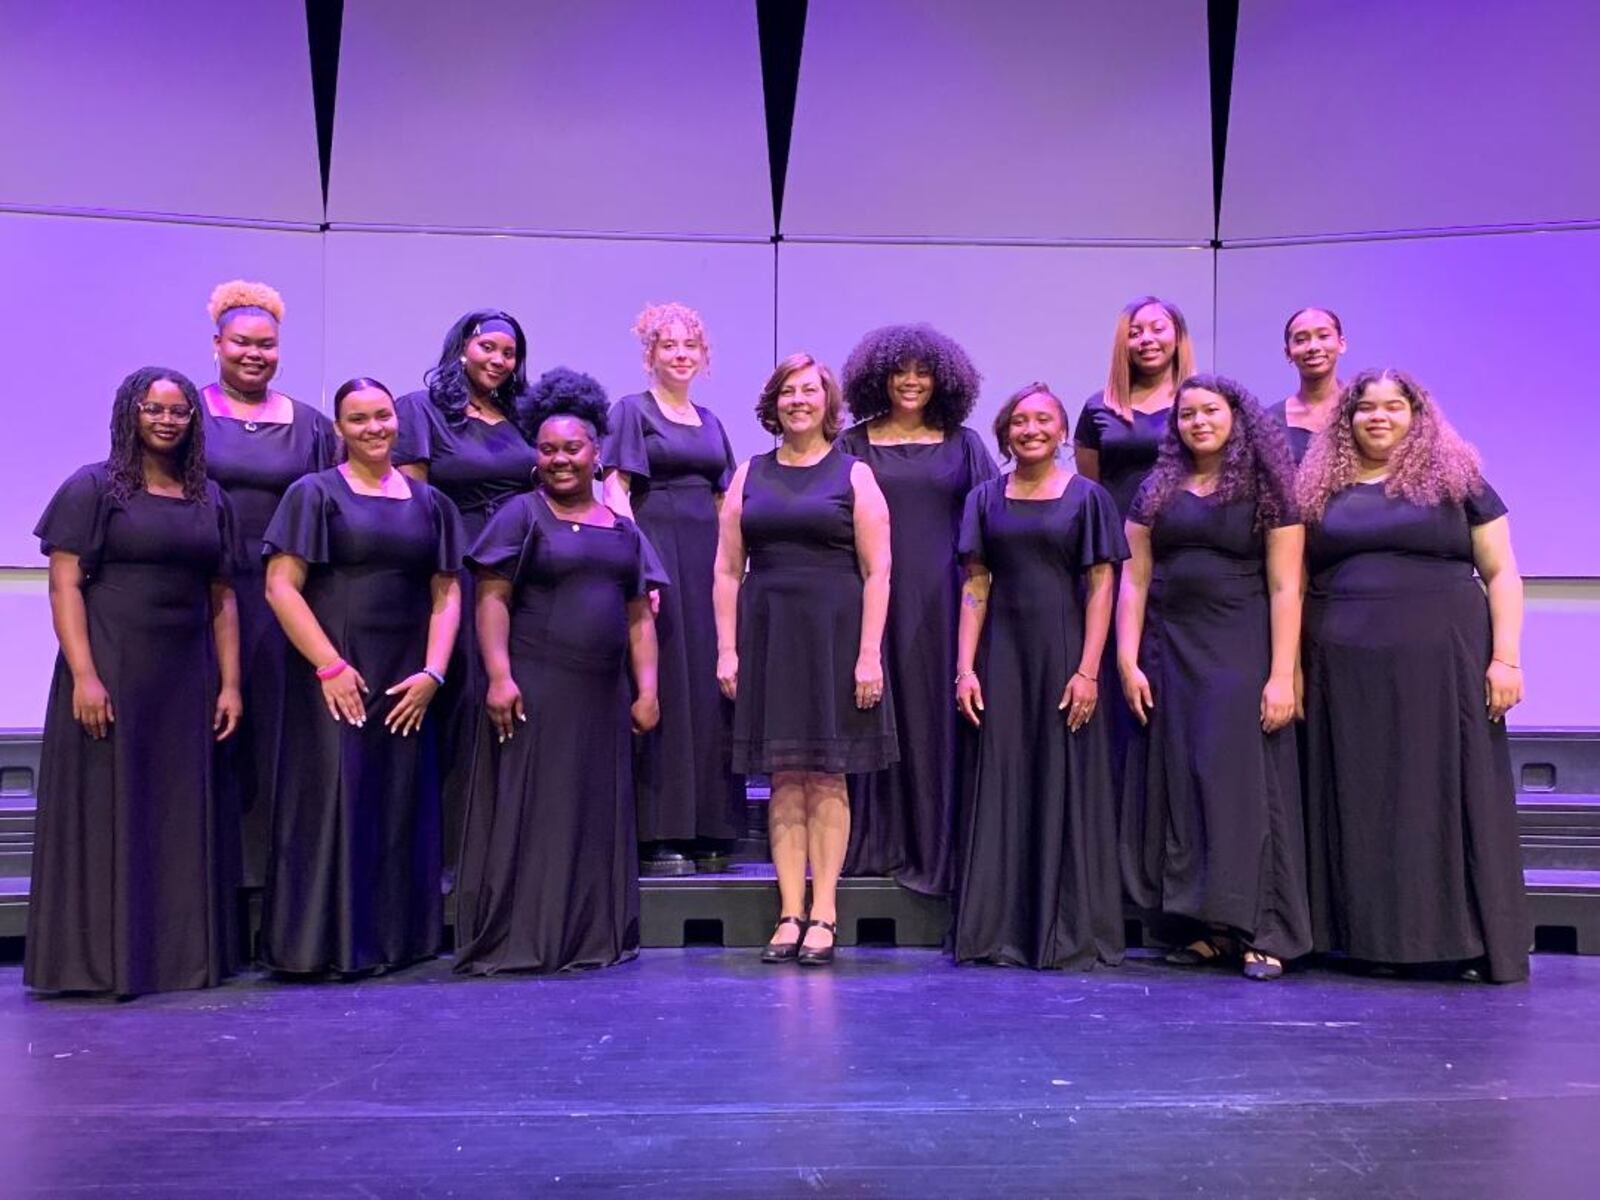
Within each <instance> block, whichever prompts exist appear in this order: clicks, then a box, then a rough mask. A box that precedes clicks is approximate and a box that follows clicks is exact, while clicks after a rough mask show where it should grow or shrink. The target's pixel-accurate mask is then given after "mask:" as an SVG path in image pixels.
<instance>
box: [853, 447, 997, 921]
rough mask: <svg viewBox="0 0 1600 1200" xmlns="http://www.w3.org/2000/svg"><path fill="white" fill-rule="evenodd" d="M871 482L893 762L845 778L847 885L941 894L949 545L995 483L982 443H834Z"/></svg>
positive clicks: (952, 786) (950, 866) (953, 568)
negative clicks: (881, 537)
mask: <svg viewBox="0 0 1600 1200" xmlns="http://www.w3.org/2000/svg"><path fill="white" fill-rule="evenodd" d="M839 444H840V446H841V447H842V448H843V449H844V450H845V452H846V453H848V454H851V455H853V456H855V457H856V458H859V459H861V460H862V461H863V462H865V463H866V464H867V465H868V466H869V467H871V468H872V473H873V475H875V476H876V477H877V480H878V486H879V487H881V488H882V489H883V494H884V498H885V499H886V500H887V501H888V503H889V539H890V544H891V547H892V550H893V554H894V568H893V572H892V574H891V577H890V586H889V620H888V624H887V625H886V627H885V629H884V637H883V660H884V661H883V665H884V673H885V675H886V676H887V677H888V680H889V688H888V694H889V695H890V696H891V697H892V698H893V699H892V703H893V706H894V719H895V727H896V728H897V729H898V730H899V733H900V761H899V762H898V763H897V764H895V765H894V766H891V767H885V768H884V769H883V770H882V771H877V772H874V773H873V774H871V775H857V776H853V777H852V778H851V780H850V851H849V853H848V854H847V855H846V856H845V862H844V871H845V874H846V875H892V876H893V877H894V879H895V881H896V882H897V883H899V884H900V885H901V886H902V887H908V888H911V889H912V890H914V891H918V892H924V893H928V894H931V895H938V896H942V895H945V894H946V893H948V892H949V890H950V883H951V879H952V877H953V874H954V867H955V860H954V850H953V845H954V841H955V825H956V793H957V789H958V784H957V781H958V779H959V769H958V764H957V757H958V749H959V747H960V745H961V738H960V731H959V729H958V728H957V722H958V721H959V720H960V717H959V716H958V715H957V713H956V711H955V706H954V705H953V704H952V703H951V701H950V697H951V694H952V684H951V680H953V679H954V678H955V674H956V614H957V612H958V611H959V609H960V600H961V578H962V571H961V562H960V559H959V558H958V557H957V555H956V540H957V538H958V536H959V535H960V532H961V512H962V508H963V507H964V505H965V504H966V500H967V493H968V492H970V491H971V490H972V489H973V488H974V487H976V486H977V485H978V484H980V483H982V482H983V481H984V480H986V479H992V478H994V475H995V466H994V460H993V459H992V458H990V457H989V451H988V450H987V449H986V448H985V447H984V444H983V439H982V438H980V437H979V436H978V434H977V433H976V432H974V431H973V430H971V429H965V428H963V429H958V430H956V431H955V432H954V433H951V434H950V435H948V436H947V437H946V438H945V439H944V441H942V442H937V443H929V444H921V445H900V446H875V445H873V444H872V440H871V438H870V437H869V436H868V434H867V428H866V426H865V425H857V426H855V427H854V428H853V429H848V430H846V431H845V432H844V434H843V435H842V436H841V437H840V439H839Z"/></svg>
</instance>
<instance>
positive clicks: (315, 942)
mask: <svg viewBox="0 0 1600 1200" xmlns="http://www.w3.org/2000/svg"><path fill="white" fill-rule="evenodd" d="M263 542H264V552H265V553H267V554H292V555H294V556H295V557H296V558H300V559H304V560H305V562H306V565H307V573H306V586H305V599H306V603H307V604H308V605H310V607H311V611H312V612H313V613H314V614H315V615H316V618H317V622H318V624H320V625H321V626H322V629H323V632H325V633H326V634H327V635H328V637H329V639H330V640H331V641H332V642H333V644H334V646H335V647H336V648H337V649H338V651H339V654H340V655H341V656H342V657H343V658H344V659H345V661H347V662H348V663H349V664H350V665H351V667H353V668H355V669H356V670H357V671H359V672H360V673H361V677H362V678H363V679H364V680H365V681H366V684H367V688H368V689H369V690H368V694H367V696H366V697H365V703H366V710H367V720H366V724H365V725H363V726H362V727H361V728H359V729H356V728H353V727H352V726H350V725H348V724H345V723H343V722H340V721H335V720H334V719H333V718H332V717H331V716H329V715H328V707H327V704H326V703H325V702H324V700H323V696H322V684H321V682H320V681H319V680H318V679H317V677H316V672H315V671H314V670H313V668H312V666H311V664H310V663H309V662H307V661H306V660H305V659H304V658H303V657H302V656H300V655H299V654H296V655H295V656H294V658H293V660H291V662H290V664H289V688H288V693H287V697H286V702H285V705H284V736H285V744H286V745H287V746H289V747H291V748H292V753H290V754H287V755H286V756H285V758H284V761H283V765H282V766H281V767H280V769H279V778H278V782H279V787H280V792H279V795H278V799H277V803H276V805H275V806H274V811H275V819H274V821H273V834H274V836H273V844H272V855H271V857H270V858H269V860H268V869H267V888H266V898H265V907H264V911H263V916H262V922H261V957H262V961H263V962H264V963H265V964H266V965H267V966H268V967H271V968H273V969H275V970H280V971H290V972H295V973H312V972H320V971H337V972H340V973H345V974H351V973H356V972H361V971H369V970H374V969H377V968H385V969H387V968H393V967H400V966H404V965H405V964H406V963H410V962H415V961H417V960H418V959H422V958H427V957H429V956H431V955H433V954H436V953H438V949H439V941H440V936H441V934H442V932H443V926H444V917H443V898H442V897H441V895H440V893H439V869H440V844H439V770H438V754H437V750H436V743H435V730H434V721H433V714H432V712H431V708H432V705H430V706H429V708H430V712H429V715H428V717H427V719H426V720H425V721H424V722H423V725H422V728H421V729H420V730H418V731H417V732H416V733H414V734H412V735H410V736H409V737H401V736H399V735H398V734H394V733H390V732H389V730H388V729H387V728H385V727H384V720H385V718H386V717H387V716H388V715H389V713H390V711H391V710H392V709H393V708H394V705H395V703H396V701H397V700H398V699H399V698H398V697H396V696H386V695H384V692H385V691H386V690H387V689H388V688H390V687H392V686H393V685H394V684H396V683H399V682H400V681H401V680H402V679H404V678H406V677H407V676H408V675H412V674H414V673H416V672H417V671H420V670H421V669H422V667H423V664H424V663H425V662H426V655H427V649H428V624H429V620H430V618H431V616H432V611H433V601H432V582H433V577H434V576H435V575H436V574H440V573H443V572H454V571H458V570H460V568H461V554H462V537H461V522H460V519H459V518H458V517H457V516H456V512H455V508H454V506H453V505H451V503H450V502H449V501H448V500H446V499H445V498H444V497H443V496H442V495H441V494H440V493H438V492H437V491H435V490H434V489H433V488H431V487H429V486H428V485H427V484H425V483H418V482H416V481H415V480H413V481H412V482H411V498H410V499H408V500H401V499H396V498H394V497H390V496H367V495H361V494H359V493H357V492H355V491H354V490H353V489H352V488H351V487H350V483H349V481H348V480H347V479H345V477H344V474H343V473H342V472H341V471H340V470H339V469H338V468H337V467H333V468H330V469H329V470H326V471H320V472H318V473H317V474H315V475H309V476H307V477H306V478H304V479H302V480H300V481H299V482H297V483H295V484H294V485H293V486H291V487H290V488H289V491H288V493H287V494H286V495H285V496H284V498H283V503H282V504H280V505H279V506H278V512H277V515H276V516H274V517H273V519H272V524H271V525H270V526H268V528H267V531H266V536H265V537H264V539H263Z"/></svg>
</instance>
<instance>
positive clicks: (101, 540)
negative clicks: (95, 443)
mask: <svg viewBox="0 0 1600 1200" xmlns="http://www.w3.org/2000/svg"><path fill="white" fill-rule="evenodd" d="M109 483H110V477H109V473H108V472H107V470H106V468H105V467H104V465H102V464H96V465H94V466H88V467H84V468H82V469H81V470H79V471H78V472H76V473H75V474H74V475H73V476H72V477H71V478H70V479H68V480H67V481H66V482H65V483H64V484H62V485H61V488H60V490H59V491H57V492H56V495H55V498H54V499H53V500H51V502H50V505H49V507H48V508H47V509H45V513H44V516H43V517H42V518H41V519H40V521H39V525H38V527H37V528H36V529H35V530H34V533H35V534H36V535H37V536H38V538H39V539H40V545H41V548H42V549H43V551H44V552H45V553H46V554H48V553H50V552H51V551H54V550H59V551H67V552H70V553H72V554H76V555H77V556H78V559H79V563H80V566H81V567H82V570H83V574H84V578H85V580H86V584H85V586H84V589H83V601H84V608H85V609H86V610H87V613H88V623H89V648H90V651H91V653H92V655H93V657H94V664H95V669H96V671H97V672H98V673H99V676H100V681H101V682H102V683H103V684H104V685H105V688H106V691H107V693H108V694H109V695H110V698H111V708H112V715H113V717H114V718H115V719H114V721H113V723H112V726H111V733H110V735H109V736H108V737H106V738H105V739H103V740H100V741H96V740H95V739H93V738H91V737H90V736H89V735H88V733H86V732H85V731H84V729H83V727H82V726H81V725H80V724H78V722H77V721H76V720H74V719H73V716H72V673H71V671H70V670H69V669H68V668H67V663H66V660H65V658H64V657H62V656H60V655H58V656H57V657H56V666H55V674H54V676H53V678H52V679H51V683H50V699H49V704H48V707H47V709H46V711H45V721H44V746H43V749H42V751H41V754H40V761H39V789H38V791H39V809H38V821H37V828H36V834H35V842H34V851H33V873H32V882H31V885H30V892H29V899H28V937H27V945H26V949H25V951H24V958H23V972H22V978H23V982H24V983H25V984H27V986H29V987H31V988H38V989H40V990H43V991H52V992H62V991H71V992H79V991H81V992H108V993H112V994H115V995H119V996H137V995H141V994H144V993H147V992H166V991H177V990H181V989H185V988H201V987H211V986H214V985H215V984H217V983H219V982H221V980H222V979H223V977H224V976H225V975H227V974H228V973H229V972H230V971H231V970H232V969H233V967H234V966H235V962H234V954H233V951H234V938H233V932H232V921H231V914H232V911H233V902H234V897H233V888H234V887H235V886H236V884H237V879H236V877H235V876H233V875H232V874H230V872H229V865H230V864H234V863H236V862H237V838H238V830H237V828H235V827H233V826H230V825H227V824H226V823H225V822H224V821H223V820H222V815H223V812H224V811H225V809H224V806H223V805H222V804H221V803H220V802H219V798H218V789H217V782H216V779H215V768H214V758H215V754H214V748H215V744H216V743H215V740H214V735H213V732H212V720H213V717H214V714H215V711H216V697H217V686H218V672H217V654H216V646H215V643H214V641H213V637H212V628H211V584H212V582H213V580H217V579H221V578H226V577H227V576H228V575H229V573H230V569H231V567H232V561H231V558H232V550H233V547H234V545H235V540H234V539H235V536H236V534H235V531H234V529H233V517H232V511H231V506H230V505H229V503H228V501H227V498H226V497H225V496H224V495H223V493H222V490H221V489H220V488H219V487H217V485H216V484H214V483H208V484H207V498H206V501H205V503H203V504H202V503H198V502H194V501H189V500H184V499H179V498H174V497H167V496H155V495H151V494H150V493H149V492H144V491H140V492H135V493H134V494H133V495H132V496H130V497H128V498H127V499H126V500H114V499H112V498H111V496H110V495H109V494H108V490H109Z"/></svg>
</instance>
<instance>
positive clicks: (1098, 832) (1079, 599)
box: [953, 475, 1128, 969]
mask: <svg viewBox="0 0 1600 1200" xmlns="http://www.w3.org/2000/svg"><path fill="white" fill-rule="evenodd" d="M1005 489H1006V477H1005V476H1002V477H1000V478H998V479H991V480H990V481H989V482H987V483H984V484H980V485H979V486H978V487H977V488H976V489H975V490H974V491H973V493H972V494H971V495H970V496H969V497H968V498H967V505H966V511H965V513H964V514H963V516H962V521H961V542H960V551H961V555H962V557H963V558H964V559H966V558H970V559H975V560H977V561H978V562H981V563H982V564H983V565H984V566H986V567H987V568H988V569H989V572H990V574H991V576H992V577H993V583H992V586H991V589H990V592H989V605H988V615H987V617H986V619H985V621H984V627H983V637H982V640H981V642H980V644H979V648H978V660H977V664H976V665H977V672H978V678H979V681H980V683H981V685H982V688H983V701H984V711H983V713H982V717H983V724H982V725H981V727H980V728H979V729H978V731H977V736H976V741H977V747H976V750H975V755H976V763H975V768H974V772H973V779H972V783H971V789H972V790H971V794H970V796H969V797H968V798H967V802H966V812H965V816H964V824H965V830H964V834H963V837H962V839H961V841H962V849H961V853H962V865H961V868H960V870H959V871H958V873H957V874H958V878H957V882H956V904H955V931H954V935H953V937H954V943H953V944H954V953H955V959H956V961H957V962H985V963H995V964H999V965H1005V966H1027V967H1035V968H1057V969H1060V968H1089V967H1092V966H1094V965H1095V963H1096V962H1101V963H1116V962H1120V961H1121V959H1122V953H1123V928H1122V888H1121V884H1120V882H1119V880H1118V877H1117V829H1116V809H1117V802H1116V795H1115V793H1114V791H1113V789H1112V782H1111V762H1110V747H1109V743H1108V740H1107V733H1106V717H1105V711H1104V704H1103V703H1102V704H1100V705H1097V706H1096V709H1095V714H1094V715H1093V716H1092V717H1091V718H1090V719H1089V721H1088V723H1087V724H1086V725H1084V727H1083V728H1082V729H1080V730H1078V732H1077V733H1068V732H1067V723H1066V714H1065V713H1064V712H1063V711H1062V710H1061V709H1060V708H1059V705H1060V703H1061V697H1062V693H1063V692H1064V691H1065V690H1066V687H1067V683H1068V681H1069V680H1070V679H1071V677H1072V674H1073V672H1074V671H1076V670H1077V669H1078V663H1079V661H1080V659H1081V656H1082V653H1083V622H1084V609H1083V604H1084V586H1085V575H1086V573H1087V571H1088V570H1089V568H1090V567H1092V566H1094V565H1095V564H1097V563H1115V562H1119V561H1121V560H1123V559H1125V558H1127V556H1128V548H1127V541H1126V539H1125V538H1124V537H1123V533H1122V525H1121V522H1120V520H1119V519H1118V516H1117V510H1116V506H1115V504H1114V503H1113V502H1112V500H1111V497H1110V495H1109V494H1108V493H1107V492H1106V491H1105V489H1104V488H1102V487H1100V486H1099V485H1098V484H1095V483H1092V482H1090V481H1089V480H1087V479H1085V478H1084V477H1083V476H1081V475H1074V476H1073V477H1072V478H1071V480H1069V481H1068V484H1067V489H1066V491H1065V492H1063V493H1062V494H1061V495H1060V496H1059V497H1058V498H1056V499H1054V500H1011V499H1007V497H1006V494H1005ZM1101 694H1102V697H1103V696H1104V691H1103V689H1102V693H1101Z"/></svg>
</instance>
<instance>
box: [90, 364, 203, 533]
mask: <svg viewBox="0 0 1600 1200" xmlns="http://www.w3.org/2000/svg"><path fill="white" fill-rule="evenodd" d="M162 381H165V382H167V383H171V384H174V385H176V386H177V389H178V390H179V391H180V392H182V393H183V398H184V399H185V400H187V401H188V402H189V408H190V410H191V411H192V412H193V414H194V415H193V416H192V417H190V418H189V429H188V432H187V434H185V436H184V439H183V444H182V447H181V448H180V449H179V451H178V454H179V460H178V469H179V474H180V475H182V477H183V497H184V499H185V500H198V501H199V502H200V503H202V504H204V503H206V500H207V497H208V495H209V493H208V491H207V489H206V427H205V421H204V420H203V419H202V411H203V410H202V409H201V407H200V393H199V392H198V391H197V390H196V389H195V386H194V384H193V383H192V382H191V381H190V379H189V377H188V376H187V375H185V374H183V373H182V372H181V371H174V370H171V369H170V368H168V367H140V368H139V369H138V370H137V371H135V372H133V374H131V375H129V376H128V377H127V378H126V379H124V380H123V381H122V383H121V385H120V386H119V387H118V388H117V398H116V399H115V400H113V401H112V403H111V453H110V454H109V455H108V456H107V457H106V471H107V472H108V473H109V474H110V476H111V486H110V488H109V489H108V490H109V492H110V494H111V498H112V499H114V500H126V499H127V498H128V497H129V496H132V495H133V494H134V493H135V492H142V491H144V443H143V442H141V441H140V440H139V411H138V409H139V405H140V404H142V403H143V402H144V398H145V397H146V396H147V395H149V394H150V385H151V384H154V383H159V382H162Z"/></svg>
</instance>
